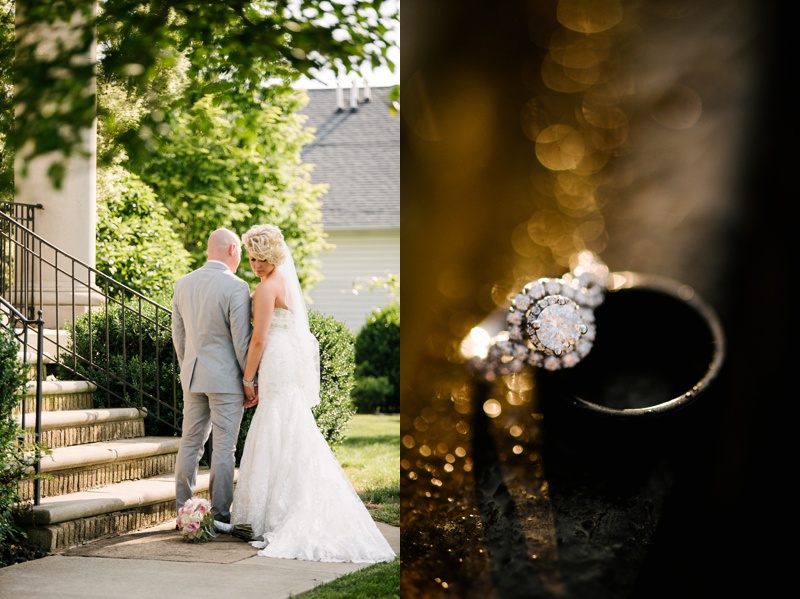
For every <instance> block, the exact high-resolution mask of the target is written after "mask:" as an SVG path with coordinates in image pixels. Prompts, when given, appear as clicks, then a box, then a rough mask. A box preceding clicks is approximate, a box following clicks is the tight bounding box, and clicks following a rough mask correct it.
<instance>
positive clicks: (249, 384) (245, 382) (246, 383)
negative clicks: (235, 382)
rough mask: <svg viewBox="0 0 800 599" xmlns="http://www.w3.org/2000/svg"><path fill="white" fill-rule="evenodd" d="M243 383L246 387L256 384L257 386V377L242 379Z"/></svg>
mask: <svg viewBox="0 0 800 599" xmlns="http://www.w3.org/2000/svg"><path fill="white" fill-rule="evenodd" d="M242 385H244V386H245V387H255V386H257V385H256V381H255V379H253V380H252V381H246V380H244V379H242Z"/></svg>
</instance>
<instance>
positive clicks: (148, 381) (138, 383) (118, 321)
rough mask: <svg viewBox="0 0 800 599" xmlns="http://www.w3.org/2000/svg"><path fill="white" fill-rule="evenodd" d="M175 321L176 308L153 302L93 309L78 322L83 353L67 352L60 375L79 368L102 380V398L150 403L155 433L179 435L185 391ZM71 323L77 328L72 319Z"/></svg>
mask: <svg viewBox="0 0 800 599" xmlns="http://www.w3.org/2000/svg"><path fill="white" fill-rule="evenodd" d="M171 326H172V313H171V312H170V311H169V310H166V309H162V308H158V309H157V308H156V307H155V306H154V305H153V304H149V303H147V304H141V306H140V304H139V302H133V303H126V305H125V306H124V307H123V306H122V304H121V303H119V302H116V301H114V302H111V303H109V304H108V307H107V308H106V309H105V310H103V309H100V310H93V311H91V312H87V313H85V314H83V315H81V316H79V317H78V318H77V319H76V321H75V325H74V337H73V346H72V349H73V351H74V352H75V354H77V356H78V358H77V359H74V357H73V355H72V354H71V353H69V352H66V353H63V354H62V355H61V362H62V363H63V365H62V366H60V367H59V368H58V370H57V376H58V378H71V377H73V373H72V370H74V372H75V373H77V374H78V375H79V376H80V377H82V378H85V379H87V380H89V381H92V382H94V383H96V384H97V387H98V390H97V391H96V392H95V401H96V403H98V404H100V405H103V406H105V407H127V406H136V407H140V408H144V409H145V410H147V413H148V415H147V418H146V420H145V421H146V422H147V432H148V434H149V435H165V436H171V435H175V434H176V430H177V431H180V421H181V414H182V411H183V391H182V389H181V385H180V379H179V378H178V377H179V374H178V365H177V362H176V360H177V358H176V357H174V356H175V350H174V348H173V345H172V330H171ZM66 328H67V329H68V330H70V333H72V329H71V327H70V324H69V323H67V325H66ZM90 333H91V334H90ZM140 343H141V345H140ZM90 357H91V364H95V365H96V366H92V365H91V364H90V363H89V362H88V360H89V358H90Z"/></svg>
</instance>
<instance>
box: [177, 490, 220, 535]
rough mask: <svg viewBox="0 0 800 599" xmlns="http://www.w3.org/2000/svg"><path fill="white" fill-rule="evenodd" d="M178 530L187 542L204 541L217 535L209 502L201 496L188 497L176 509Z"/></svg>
mask: <svg viewBox="0 0 800 599" xmlns="http://www.w3.org/2000/svg"><path fill="white" fill-rule="evenodd" d="M178 530H179V531H180V533H181V535H183V540H184V541H186V542H187V543H205V542H206V541H208V540H209V539H211V538H214V537H216V536H217V533H216V532H215V531H214V516H212V515H211V504H210V503H209V502H208V500H207V499H203V498H202V497H197V496H195V497H190V498H189V499H187V500H186V503H184V504H183V505H182V506H181V508H180V509H179V510H178Z"/></svg>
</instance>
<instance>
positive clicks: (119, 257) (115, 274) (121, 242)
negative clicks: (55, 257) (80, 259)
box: [95, 166, 191, 298]
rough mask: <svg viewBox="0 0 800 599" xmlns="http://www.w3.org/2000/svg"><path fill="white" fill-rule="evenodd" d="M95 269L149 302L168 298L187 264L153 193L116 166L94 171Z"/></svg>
mask: <svg viewBox="0 0 800 599" xmlns="http://www.w3.org/2000/svg"><path fill="white" fill-rule="evenodd" d="M95 236H96V238H97V248H96V250H97V251H96V253H97V269H98V270H99V271H100V272H102V273H105V274H106V275H108V276H109V277H111V278H112V279H114V280H116V281H119V282H120V283H122V284H124V285H126V286H128V287H131V288H132V289H135V290H136V291H138V292H139V293H141V294H143V295H145V296H148V297H153V298H164V297H167V296H170V297H171V295H172V288H173V286H174V284H175V282H176V281H177V280H178V278H179V277H180V276H181V275H184V274H186V273H187V272H189V270H190V265H191V258H190V255H189V252H188V251H186V248H184V247H183V242H182V240H181V238H180V236H179V235H178V233H177V232H176V231H175V224H174V223H173V222H172V221H171V220H170V216H169V213H168V211H167V209H166V208H165V207H164V205H163V204H162V203H161V202H160V201H159V200H158V198H157V197H156V194H155V192H154V191H153V190H152V189H151V188H150V187H149V186H148V185H147V184H146V183H144V182H143V181H142V180H141V179H140V178H139V177H137V176H136V175H133V174H131V173H129V172H128V171H126V170H125V169H123V168H122V167H119V166H112V167H105V168H100V169H98V171H97V232H96V234H95Z"/></svg>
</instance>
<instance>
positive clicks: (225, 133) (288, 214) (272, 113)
mask: <svg viewBox="0 0 800 599" xmlns="http://www.w3.org/2000/svg"><path fill="white" fill-rule="evenodd" d="M306 98H307V96H306V94H305V92H295V91H293V90H290V89H284V90H283V91H282V93H279V94H274V95H273V96H272V99H271V101H270V102H269V103H267V102H263V101H258V100H247V101H245V100H242V99H241V98H239V97H233V98H231V97H228V98H227V102H225V103H219V102H218V101H217V99H216V98H215V97H214V96H204V97H203V98H201V99H199V100H198V101H197V102H195V103H194V105H193V106H191V108H190V109H189V110H187V111H184V112H180V113H177V112H176V113H174V114H171V115H170V117H169V125H170V132H169V135H168V136H166V137H163V138H160V137H159V138H158V143H159V151H157V152H154V153H151V154H149V155H148V160H146V161H145V160H141V161H139V163H138V164H137V165H136V167H137V168H138V172H139V173H140V175H141V176H142V179H143V180H144V181H145V182H146V183H148V184H149V185H150V186H151V187H152V188H153V189H154V190H155V192H156V194H157V195H158V196H159V197H161V198H162V201H164V203H165V205H166V207H167V209H168V210H169V213H170V214H171V216H172V217H173V218H174V219H175V221H177V229H178V231H179V234H180V236H181V237H182V238H183V239H184V241H185V246H186V249H187V250H188V251H189V252H190V253H191V256H192V259H193V265H192V266H193V267H198V266H200V265H202V264H203V263H204V262H205V260H206V254H205V250H206V241H207V238H208V234H209V232H210V231H213V230H214V229H215V228H217V227H228V228H230V229H232V230H233V231H237V232H238V233H239V234H240V235H241V234H242V233H244V232H245V231H246V230H247V229H248V228H249V227H250V226H251V225H253V224H256V223H264V222H268V223H271V224H274V225H276V226H278V227H279V228H280V229H281V231H282V232H283V234H284V237H285V238H286V241H287V244H288V245H289V246H290V247H291V248H292V253H293V256H294V258H295V260H296V262H297V265H298V276H299V277H300V281H301V284H302V285H303V287H304V288H308V287H310V286H312V285H313V284H314V283H315V282H316V281H317V280H318V278H319V276H318V274H317V270H318V268H319V263H318V262H317V261H316V260H313V259H312V258H311V256H313V255H316V254H317V253H319V252H320V251H321V250H323V249H326V248H327V247H328V245H327V244H326V243H325V239H324V234H323V230H322V213H321V212H320V202H319V199H318V196H319V195H321V194H322V193H323V191H324V190H325V186H322V185H313V184H312V183H311V181H310V176H311V175H310V166H308V165H304V164H302V161H301V157H300V153H301V150H302V147H303V144H305V143H307V142H309V141H311V139H312V135H311V133H310V132H309V131H308V130H304V129H303V123H304V119H305V117H300V116H299V115H297V114H296V111H297V110H299V108H300V107H301V105H302V104H301V103H304V102H305V101H306ZM239 274H240V275H241V276H243V277H244V278H248V277H252V275H251V273H250V269H249V267H247V263H246V261H244V262H243V267H242V268H241V271H240V273H239Z"/></svg>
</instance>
